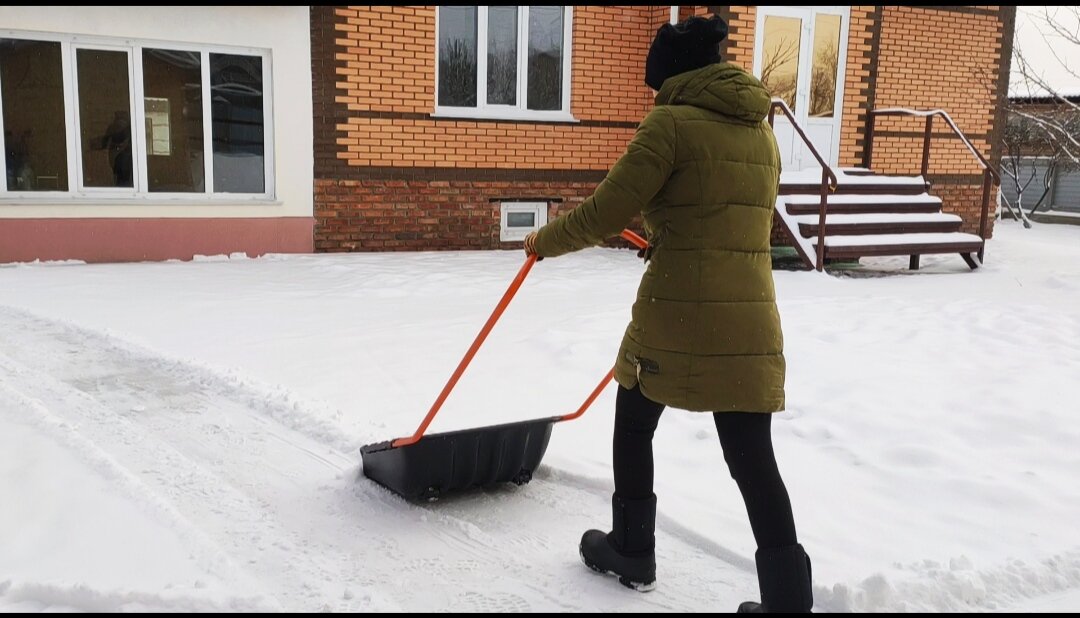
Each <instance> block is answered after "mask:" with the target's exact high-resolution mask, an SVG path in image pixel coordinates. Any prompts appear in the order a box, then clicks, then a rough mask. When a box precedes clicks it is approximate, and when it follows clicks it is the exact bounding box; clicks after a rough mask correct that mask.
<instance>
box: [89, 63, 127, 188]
mask: <svg viewBox="0 0 1080 618" xmlns="http://www.w3.org/2000/svg"><path fill="white" fill-rule="evenodd" d="M76 60H77V63H78V76H79V127H80V133H81V135H80V141H81V147H82V157H83V161H82V169H83V186H86V187H133V186H134V184H133V183H132V166H131V163H132V161H131V98H130V96H129V94H130V90H129V87H128V55H127V52H122V51H105V50H100V49H80V50H78V51H77V52H76Z"/></svg>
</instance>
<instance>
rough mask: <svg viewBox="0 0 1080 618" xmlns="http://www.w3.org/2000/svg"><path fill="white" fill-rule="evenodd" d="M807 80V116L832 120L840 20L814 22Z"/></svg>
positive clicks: (827, 17)
mask: <svg viewBox="0 0 1080 618" xmlns="http://www.w3.org/2000/svg"><path fill="white" fill-rule="evenodd" d="M812 62H813V64H812V65H811V66H812V67H813V68H812V69H811V71H812V72H811V76H810V81H811V83H810V115H811V116H813V117H816V118H832V117H833V114H834V113H835V108H836V68H837V65H838V64H839V63H840V16H839V15H827V14H824V13H819V14H818V15H817V16H816V17H815V19H814V57H813V59H812Z"/></svg>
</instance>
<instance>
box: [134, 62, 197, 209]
mask: <svg viewBox="0 0 1080 618" xmlns="http://www.w3.org/2000/svg"><path fill="white" fill-rule="evenodd" d="M143 97H144V107H145V109H146V120H145V123H146V175H147V180H148V181H149V185H150V186H149V189H150V191H176V192H192V191H194V192H199V193H202V192H204V191H205V190H206V184H205V178H204V176H205V174H204V171H203V170H204V167H203V165H204V164H203V120H202V116H203V114H202V61H201V58H200V54H199V53H198V52H190V51H170V50H165V49H144V50H143Z"/></svg>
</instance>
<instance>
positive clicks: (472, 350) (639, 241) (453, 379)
mask: <svg viewBox="0 0 1080 618" xmlns="http://www.w3.org/2000/svg"><path fill="white" fill-rule="evenodd" d="M620 236H621V237H622V238H624V239H626V240H627V241H629V242H631V243H633V244H634V245H636V246H637V247H638V248H641V249H644V248H645V247H647V246H649V243H648V242H646V241H645V239H644V238H642V237H641V236H638V235H637V234H635V233H633V232H631V231H630V230H623V231H622V233H621V234H620ZM536 261H537V256H536V255H530V256H529V257H528V258H526V260H525V264H523V265H522V266H521V270H519V271H518V274H517V276H516V277H514V280H513V281H512V282H510V287H509V288H507V289H506V292H505V293H504V294H503V296H502V298H501V299H499V304H497V305H495V310H494V311H492V312H491V316H490V317H488V319H487V322H485V323H484V326H483V328H481V329H480V334H478V335H477V336H476V339H475V340H473V343H472V345H471V346H469V350H468V351H467V352H465V357H464V358H462V359H461V362H460V363H458V366H457V369H455V370H454V373H453V375H451V376H450V380H449V381H447V383H446V386H444V387H443V389H442V392H440V393H439V396H438V398H436V399H435V403H434V404H432V406H431V409H430V410H428V413H427V416H425V417H424V420H423V421H422V422H421V423H420V427H418V428H417V429H416V431H415V432H414V433H413V435H411V436H409V437H407V438H398V439H397V440H394V441H393V442H392V443H391V444H390V445H391V446H392V447H393V448H398V447H400V446H409V445H410V444H416V443H417V442H419V441H420V438H423V437H424V432H425V431H427V428H428V426H429V425H431V421H433V420H435V415H436V414H438V413H439V410H440V409H441V408H442V406H443V403H445V402H446V398H447V397H449V396H450V391H452V390H454V387H455V386H456V385H457V383H458V380H460V379H461V376H462V374H464V373H465V369H466V368H467V367H468V366H469V363H471V362H472V359H473V357H474V356H476V352H477V351H479V350H480V346H481V345H483V343H484V341H485V340H486V339H487V337H488V335H489V334H491V329H492V328H494V327H495V323H496V322H498V321H499V318H500V317H502V314H503V312H505V311H506V308H507V307H508V306H509V305H510V301H511V300H513V298H514V295H515V294H517V291H518V290H519V289H520V288H521V284H522V283H524V282H525V277H526V276H528V274H529V271H530V270H532V267H533V266H534V265H535V264H536ZM614 371H615V370H614V369H612V370H611V371H609V372H608V374H607V376H605V377H604V380H603V382H601V383H600V385H599V386H597V387H596V389H595V390H594V391H593V392H592V394H591V395H589V398H588V399H587V400H586V401H585V403H584V404H583V405H582V406H581V408H580V409H578V411H577V412H575V413H574V414H570V415H567V416H564V417H562V418H560V419H559V420H564V421H569V420H573V419H575V418H577V417H579V416H581V415H582V414H584V413H585V410H586V409H588V407H589V406H590V405H592V402H593V401H595V400H596V398H597V397H599V396H600V392H601V391H603V390H604V387H605V386H607V384H608V382H610V381H611V379H612V376H613V375H614Z"/></svg>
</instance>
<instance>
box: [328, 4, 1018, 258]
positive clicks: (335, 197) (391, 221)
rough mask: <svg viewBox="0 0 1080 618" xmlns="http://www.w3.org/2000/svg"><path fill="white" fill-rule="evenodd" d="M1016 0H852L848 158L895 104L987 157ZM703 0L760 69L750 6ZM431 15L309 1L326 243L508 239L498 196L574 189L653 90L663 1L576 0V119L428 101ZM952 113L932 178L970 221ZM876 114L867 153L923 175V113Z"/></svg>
mask: <svg viewBox="0 0 1080 618" xmlns="http://www.w3.org/2000/svg"><path fill="white" fill-rule="evenodd" d="M1010 11H1013V12H1014V9H1012V8H1011V7H949V8H943V7H937V8H918V7H906V6H902V7H896V6H854V7H852V10H851V24H850V28H849V36H848V54H849V55H848V58H847V63H846V70H845V88H844V100H843V104H842V128H841V135H840V161H839V163H840V165H841V166H851V165H859V164H861V163H862V160H863V155H864V150H865V140H864V135H865V126H866V118H867V112H868V110H869V109H872V108H875V107H886V106H900V105H902V106H908V107H918V108H923V109H925V108H930V107H942V108H944V109H946V110H948V111H949V112H950V113H951V114H952V115H953V117H954V118H955V119H956V121H957V123H958V124H959V125H960V127H961V128H962V129H963V130H964V131H965V132H967V133H968V135H969V137H971V138H972V140H973V141H974V142H975V144H976V146H977V147H978V148H980V150H982V151H983V152H984V153H988V154H990V155H993V154H994V152H993V148H991V147H992V146H993V145H994V141H995V140H994V135H993V132H994V131H996V130H997V127H998V126H999V125H1000V122H997V120H998V119H997V115H996V113H997V109H996V107H995V104H996V102H997V98H996V97H999V96H1001V94H1002V93H1003V92H1004V82H1003V81H1002V79H1007V75H1005V74H1003V73H1002V72H1001V67H1000V65H1001V63H1002V61H1003V60H1005V61H1007V59H1008V56H1009V53H1008V50H1007V48H1011V34H1010V33H1011V30H1010V28H1011V21H1010V20H1011V19H1012V18H1011V15H1012V14H1013V13H1010ZM710 12H716V13H718V14H720V15H721V16H722V17H724V18H725V19H726V20H727V21H728V24H729V30H730V34H729V37H728V40H726V41H725V42H724V43H723V44H722V45H721V52H722V54H723V57H724V59H725V60H728V61H731V62H734V63H736V64H739V65H741V66H742V67H744V68H746V69H748V70H749V69H752V68H753V66H752V65H753V53H754V33H755V25H756V24H755V22H756V18H757V10H756V7H753V6H708V7H706V6H685V7H681V9H680V18H685V17H687V16H689V15H691V14H694V15H705V14H708V13H710ZM435 14H436V8H435V7H432V6H400V7H398V6H395V7H389V6H382V7H378V6H376V7H371V6H348V7H323V6H316V7H312V68H313V74H314V82H315V83H314V98H315V101H314V102H315V114H316V118H315V148H316V174H315V175H316V184H317V190H316V216H317V218H318V219H319V223H318V225H317V226H316V247H317V248H318V249H319V250H324V251H344V250H349V251H352V250H367V249H373V250H385V249H419V248H496V247H501V246H509V245H504V244H502V243H499V242H498V223H499V222H498V202H497V201H495V202H492V201H491V200H492V198H521V197H532V198H543V199H547V200H550V203H551V204H552V205H553V206H552V207H553V208H566V207H569V206H571V205H573V204H575V203H576V201H580V199H581V198H583V197H584V196H587V195H588V194H589V193H590V192H591V190H592V189H593V188H594V187H595V185H596V184H597V183H598V182H599V181H600V180H601V179H602V178H603V176H604V173H605V172H606V171H607V169H608V168H609V167H610V166H611V164H612V163H614V161H615V160H616V159H617V158H618V157H619V155H620V154H621V153H622V152H623V150H624V149H625V146H626V144H627V143H628V141H629V140H630V138H631V137H632V135H633V132H634V129H635V127H636V125H637V123H638V122H639V121H640V119H641V118H642V117H643V116H644V115H645V114H646V113H647V112H648V110H649V109H650V108H651V106H652V93H651V92H650V91H649V89H648V88H647V87H646V86H645V85H644V83H643V82H642V79H643V68H644V60H645V55H646V53H647V51H648V47H649V44H650V43H651V41H652V37H653V35H654V33H655V31H656V28H658V27H659V26H660V25H661V24H663V23H665V22H667V21H668V20H669V19H670V16H671V7H670V6H633V7H626V6H623V7H612V6H578V7H575V8H574V13H573V15H574V19H573V24H572V32H573V44H572V45H573V46H572V71H571V93H570V101H571V103H570V111H571V113H572V114H573V116H574V117H575V118H576V119H577V120H578V121H579V122H576V123H555V122H508V121H490V120H462V119H445V118H434V117H432V116H431V113H432V112H433V111H434V105H435V75H434V68H435V43H436V41H435ZM995 77H996V78H997V82H996V83H994V82H993V80H992V79H991V78H995ZM995 87H996V88H995ZM943 128H944V127H943V126H939V129H938V132H937V133H938V134H940V136H941V137H940V139H935V142H934V148H933V156H932V159H931V180H932V181H933V182H934V184H935V191H936V192H937V193H939V194H941V195H942V196H943V197H944V198H945V203H946V209H947V210H949V211H951V212H957V213H960V214H962V215H963V216H964V218H965V225H966V229H969V230H971V229H973V226H975V225H977V220H978V216H977V210H978V207H979V201H978V199H975V200H972V199H971V195H970V193H971V189H972V187H978V178H977V177H976V176H974V174H977V172H978V167H977V166H976V165H974V164H973V160H972V158H971V155H970V153H968V152H967V151H966V150H964V149H963V147H962V146H961V145H960V143H959V142H957V141H955V140H953V139H951V138H948V137H947V136H946V134H945V133H944V132H943V131H942V129H943ZM878 129H879V132H878V138H877V140H876V142H875V147H874V167H875V169H879V170H883V171H887V172H895V173H917V171H918V169H919V164H920V161H921V135H922V125H921V124H920V123H919V122H918V121H916V120H909V121H904V122H897V121H893V120H887V121H884V122H881V123H880V124H879V126H878ZM560 200H561V201H560ZM973 213H974V216H973Z"/></svg>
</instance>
